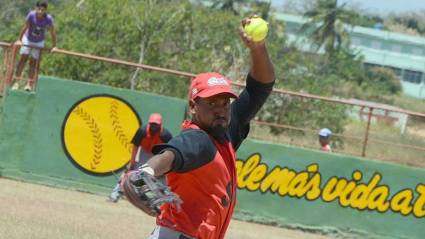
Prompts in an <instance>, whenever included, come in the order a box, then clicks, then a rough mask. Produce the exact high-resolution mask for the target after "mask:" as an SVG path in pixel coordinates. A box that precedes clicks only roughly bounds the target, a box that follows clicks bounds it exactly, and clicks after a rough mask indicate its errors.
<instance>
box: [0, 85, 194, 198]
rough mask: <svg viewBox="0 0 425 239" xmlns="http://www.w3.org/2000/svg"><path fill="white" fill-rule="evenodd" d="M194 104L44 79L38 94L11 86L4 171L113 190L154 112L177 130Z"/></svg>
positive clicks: (2, 144) (0, 138)
mask: <svg viewBox="0 0 425 239" xmlns="http://www.w3.org/2000/svg"><path fill="white" fill-rule="evenodd" d="M185 105H186V102H185V101H183V100H178V99H174V98H170V97H163V96H158V95H153V94H148V93H140V92H135V91H129V90H123V89H116V88H112V87H106V86H99V85H94V84H88V83H82V82H77V81H69V80H60V79H55V78H50V77H41V79H40V80H39V84H38V86H37V93H27V92H25V91H12V90H9V91H8V92H7V94H6V96H5V97H4V99H3V104H2V109H1V110H2V115H1V118H0V169H1V171H0V173H1V174H2V175H3V176H7V177H14V178H23V179H27V180H36V181H38V182H43V183H48V184H53V185H59V186H65V187H72V188H76V189H78V190H86V191H96V192H103V193H104V192H108V191H110V190H111V188H112V187H113V185H114V183H115V182H116V180H117V179H116V178H117V177H119V173H120V171H121V170H122V169H123V167H124V166H125V165H126V163H127V162H128V161H129V159H130V155H131V154H130V152H131V144H130V141H131V139H132V137H133V135H134V133H135V131H136V130H137V128H138V127H140V122H141V121H142V122H143V124H145V123H146V122H147V120H148V117H149V115H150V114H151V113H153V112H159V113H161V114H162V115H163V119H164V120H163V123H164V126H165V127H166V128H167V129H169V130H170V132H171V133H172V134H176V133H178V132H179V130H180V125H181V122H182V120H183V118H184V113H185Z"/></svg>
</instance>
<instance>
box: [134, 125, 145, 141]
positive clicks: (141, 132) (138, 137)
mask: <svg viewBox="0 0 425 239" xmlns="http://www.w3.org/2000/svg"><path fill="white" fill-rule="evenodd" d="M145 136H146V127H142V128H139V129H138V130H137V131H136V133H135V134H134V136H133V139H132V140H131V143H132V144H133V145H136V146H139V145H140V143H141V142H142V139H143V138H144V137H145Z"/></svg>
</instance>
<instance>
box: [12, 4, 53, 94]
mask: <svg viewBox="0 0 425 239" xmlns="http://www.w3.org/2000/svg"><path fill="white" fill-rule="evenodd" d="M47 5H48V4H47V1H37V3H36V5H35V10H33V11H30V12H29V13H28V15H27V18H26V22H25V25H24V26H23V27H22V30H21V32H20V34H19V39H18V41H16V42H15V44H16V45H18V46H22V47H21V50H20V52H19V53H20V55H21V59H20V60H19V63H18V67H17V69H16V74H15V83H14V84H13V86H12V89H15V90H17V89H18V88H19V80H21V79H22V78H21V75H22V71H23V69H24V67H25V63H26V62H27V60H28V57H29V56H31V57H30V61H29V65H30V69H29V73H28V78H29V79H28V82H27V84H26V86H25V90H27V91H31V90H34V85H35V80H36V79H35V71H36V67H37V60H38V59H39V57H40V48H43V47H44V33H45V31H46V30H48V31H49V32H50V34H51V36H52V50H51V51H54V50H55V49H56V31H55V28H54V25H53V17H52V16H50V15H49V14H47ZM29 46H32V47H36V48H31V47H29Z"/></svg>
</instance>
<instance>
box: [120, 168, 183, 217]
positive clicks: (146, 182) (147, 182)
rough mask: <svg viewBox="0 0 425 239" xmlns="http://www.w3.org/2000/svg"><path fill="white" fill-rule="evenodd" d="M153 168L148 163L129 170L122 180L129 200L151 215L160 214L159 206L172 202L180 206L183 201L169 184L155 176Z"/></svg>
mask: <svg viewBox="0 0 425 239" xmlns="http://www.w3.org/2000/svg"><path fill="white" fill-rule="evenodd" d="M152 171H153V170H152V168H150V167H149V166H147V165H146V164H145V165H143V166H141V167H140V168H138V169H136V170H131V171H128V172H127V173H126V174H125V175H124V178H123V179H122V180H121V186H122V189H123V190H124V194H125V196H126V197H127V200H128V201H129V202H130V203H131V204H133V205H134V206H136V207H137V208H139V209H141V210H142V211H143V212H145V213H147V214H148V215H150V216H153V217H155V216H158V215H159V214H160V213H161V211H160V209H159V207H160V206H161V205H162V204H164V203H172V204H174V205H175V206H176V207H177V208H180V204H181V203H182V201H181V200H180V198H179V196H178V195H177V194H175V193H173V192H172V191H171V190H170V189H169V187H168V186H166V185H165V184H164V183H162V182H161V181H160V180H158V178H156V177H154V176H153V172H152Z"/></svg>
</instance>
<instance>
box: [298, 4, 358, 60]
mask: <svg viewBox="0 0 425 239" xmlns="http://www.w3.org/2000/svg"><path fill="white" fill-rule="evenodd" d="M344 7H345V4H342V5H340V6H338V1H337V0H316V1H315V2H314V5H313V6H312V8H311V9H310V10H308V11H307V12H306V13H304V17H306V18H308V19H309V21H308V22H307V23H305V24H304V25H303V26H302V31H305V32H307V34H309V35H310V37H311V39H312V40H313V43H314V44H315V46H316V49H317V50H319V49H320V47H322V46H324V49H325V52H326V53H328V54H330V55H331V56H332V55H333V54H334V53H335V52H338V51H339V50H340V49H341V48H347V46H348V45H349V36H348V32H347V30H346V29H345V26H344V24H350V23H351V19H352V16H353V12H352V11H348V10H346V9H345V8H344Z"/></svg>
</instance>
